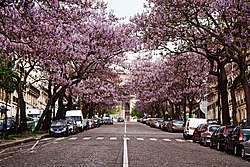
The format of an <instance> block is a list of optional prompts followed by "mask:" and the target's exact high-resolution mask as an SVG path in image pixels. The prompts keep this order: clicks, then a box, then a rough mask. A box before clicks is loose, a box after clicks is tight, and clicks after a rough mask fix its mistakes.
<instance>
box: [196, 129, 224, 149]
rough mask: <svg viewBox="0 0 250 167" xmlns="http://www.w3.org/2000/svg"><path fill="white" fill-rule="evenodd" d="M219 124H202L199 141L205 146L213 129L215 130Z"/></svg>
mask: <svg viewBox="0 0 250 167" xmlns="http://www.w3.org/2000/svg"><path fill="white" fill-rule="evenodd" d="M219 127H220V125H214V124H206V125H204V127H202V128H204V131H202V132H201V137H200V143H201V144H202V143H203V144H204V146H207V145H208V144H209V143H210V139H211V136H212V134H213V132H214V131H216V130H217V129H218V128H219Z"/></svg>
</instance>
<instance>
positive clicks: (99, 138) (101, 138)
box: [96, 137, 104, 140]
mask: <svg viewBox="0 0 250 167" xmlns="http://www.w3.org/2000/svg"><path fill="white" fill-rule="evenodd" d="M103 139H104V137H97V138H96V140H103Z"/></svg>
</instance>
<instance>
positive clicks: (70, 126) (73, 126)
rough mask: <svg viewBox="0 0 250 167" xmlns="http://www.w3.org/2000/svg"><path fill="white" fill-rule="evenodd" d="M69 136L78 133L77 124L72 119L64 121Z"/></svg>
mask: <svg viewBox="0 0 250 167" xmlns="http://www.w3.org/2000/svg"><path fill="white" fill-rule="evenodd" d="M66 120H67V125H68V129H69V133H70V134H76V133H77V132H78V128H77V123H76V121H75V120H73V119H69V118H68V119H66Z"/></svg>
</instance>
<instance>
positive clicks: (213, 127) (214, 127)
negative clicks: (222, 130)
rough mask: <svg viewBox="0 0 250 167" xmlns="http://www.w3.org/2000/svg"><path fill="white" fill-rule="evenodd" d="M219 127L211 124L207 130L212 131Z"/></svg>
mask: <svg viewBox="0 0 250 167" xmlns="http://www.w3.org/2000/svg"><path fill="white" fill-rule="evenodd" d="M218 128H219V126H211V127H209V132H214V131H216V130H217V129H218Z"/></svg>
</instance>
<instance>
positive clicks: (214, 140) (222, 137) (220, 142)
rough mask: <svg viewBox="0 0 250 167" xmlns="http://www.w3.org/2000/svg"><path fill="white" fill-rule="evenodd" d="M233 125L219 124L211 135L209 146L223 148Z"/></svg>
mask: <svg viewBox="0 0 250 167" xmlns="http://www.w3.org/2000/svg"><path fill="white" fill-rule="evenodd" d="M234 128H235V126H221V127H220V128H219V129H217V130H216V131H215V132H214V133H213V134H212V136H211V142H210V148H214V147H216V149H217V150H223V149H224V148H225V141H226V138H227V136H228V134H229V133H231V132H232V130H233V129H234Z"/></svg>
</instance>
